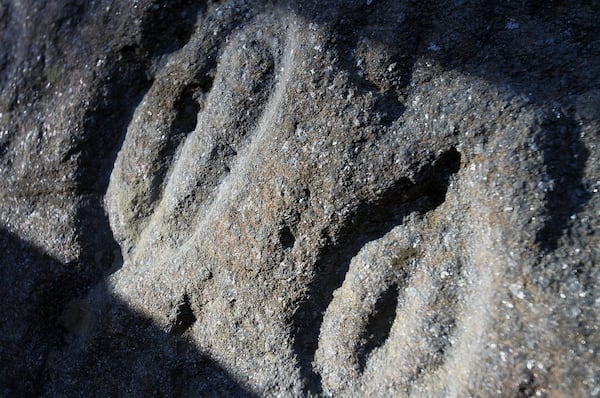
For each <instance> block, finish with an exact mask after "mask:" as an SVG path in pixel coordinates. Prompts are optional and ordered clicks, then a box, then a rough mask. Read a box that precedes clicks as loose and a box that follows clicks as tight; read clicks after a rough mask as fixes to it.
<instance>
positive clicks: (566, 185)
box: [536, 114, 592, 252]
mask: <svg viewBox="0 0 600 398" xmlns="http://www.w3.org/2000/svg"><path fill="white" fill-rule="evenodd" d="M579 135H580V129H579V126H578V125H577V123H576V122H575V121H574V120H573V119H572V118H569V117H567V116H565V115H561V114H557V115H553V118H552V119H551V120H549V121H547V122H545V123H543V124H542V130H541V133H540V135H539V136H538V137H537V141H538V142H537V144H538V145H539V146H540V148H541V149H542V151H543V155H544V166H545V168H546V170H545V171H546V173H545V174H546V175H545V177H544V178H543V180H542V181H540V185H541V187H540V188H541V189H542V190H543V191H545V192H546V197H545V204H546V212H545V213H546V214H545V218H546V220H545V222H544V226H543V227H542V228H541V229H540V230H539V231H538V233H537V236H536V242H537V243H538V244H539V245H540V247H541V249H542V250H543V251H544V252H549V251H552V250H555V249H556V248H557V246H558V240H559V239H560V238H561V236H562V235H563V234H564V233H565V232H566V230H567V229H568V224H569V221H570V218H571V216H572V215H575V214H577V213H578V212H579V211H580V210H581V209H582V208H583V206H584V205H585V204H586V203H587V202H588V201H589V200H590V198H591V196H592V195H591V193H590V192H589V191H587V190H586V187H585V185H584V183H583V178H584V170H585V163H586V161H587V159H588V157H589V151H588V149H587V148H586V147H585V145H583V143H582V142H581V140H580V137H579Z"/></svg>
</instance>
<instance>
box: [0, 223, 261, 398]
mask: <svg viewBox="0 0 600 398" xmlns="http://www.w3.org/2000/svg"><path fill="white" fill-rule="evenodd" d="M0 252H2V253H3V255H2V257H1V258H0V277H1V278H2V283H1V284H0V300H2V303H3V305H2V323H1V326H0V332H1V333H2V335H3V342H4V344H3V346H2V347H1V349H0V361H1V362H2V366H1V367H0V395H1V396H3V397H31V396H49V397H57V396H65V397H68V396H73V397H75V396H78V397H83V396H86V397H94V396H111V397H212V396H214V397H219V396H222V397H230V396H236V397H252V396H253V395H252V394H251V393H249V392H248V391H246V390H245V389H244V388H243V387H241V386H240V385H239V384H238V383H237V382H236V381H235V380H234V379H233V378H232V377H231V376H229V375H228V373H227V371H225V370H224V369H223V368H222V367H220V366H219V365H218V364H216V363H215V362H214V361H212V360H211V359H210V358H209V357H208V356H206V355H204V354H203V353H201V352H200V351H199V350H198V348H197V347H196V346H194V344H192V343H191V342H190V341H189V340H188V339H187V338H186V335H185V334H184V335H183V336H173V335H171V334H169V333H168V332H167V331H163V330H161V329H159V328H158V327H157V326H156V325H154V323H153V322H152V321H151V320H150V319H148V318H147V317H145V316H143V315H141V314H138V313H135V312H133V311H132V310H130V309H129V308H128V306H127V304H126V303H123V302H121V301H119V300H118V299H116V298H114V297H112V296H111V295H110V294H109V293H108V292H107V291H106V290H104V287H103V286H102V284H101V285H99V286H97V287H96V288H95V289H94V292H93V293H92V294H90V295H89V298H87V299H83V298H75V299H74V298H73V297H72V295H73V292H74V291H77V290H78V287H77V286H76V284H77V283H78V276H77V275H76V274H75V273H74V275H73V276H72V277H70V276H69V275H67V276H65V275H64V273H63V274H60V279H57V278H56V274H57V273H58V272H59V271H60V270H61V269H64V268H65V265H64V264H60V263H59V262H58V261H56V260H55V259H53V258H51V257H50V256H49V255H47V254H45V253H43V252H42V251H40V250H39V249H37V248H36V247H34V246H32V245H30V244H28V243H27V242H24V241H22V240H21V239H19V237H17V236H15V235H14V234H12V233H10V232H8V231H6V230H4V229H0Z"/></svg>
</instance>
